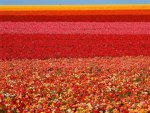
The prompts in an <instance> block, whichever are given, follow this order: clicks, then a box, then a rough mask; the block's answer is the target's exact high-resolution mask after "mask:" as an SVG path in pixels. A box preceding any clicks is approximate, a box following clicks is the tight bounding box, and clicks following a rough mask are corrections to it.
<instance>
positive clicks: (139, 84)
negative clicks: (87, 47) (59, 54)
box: [0, 56, 150, 113]
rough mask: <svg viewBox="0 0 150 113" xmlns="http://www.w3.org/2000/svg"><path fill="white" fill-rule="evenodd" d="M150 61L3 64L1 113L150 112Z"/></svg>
mask: <svg viewBox="0 0 150 113" xmlns="http://www.w3.org/2000/svg"><path fill="white" fill-rule="evenodd" d="M149 95H150V57H143V56H139V57H115V58H113V57H95V58H59V59H55V58H51V59H47V60H25V59H24V60H11V61H8V60H7V61H6V60H0V112H2V113H5V112H7V113H27V112H28V113H34V112H35V113H51V112H52V113H63V112H66V113H74V112H75V113H103V112H105V113H136V112H138V113H149V112H150V96H149Z"/></svg>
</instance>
